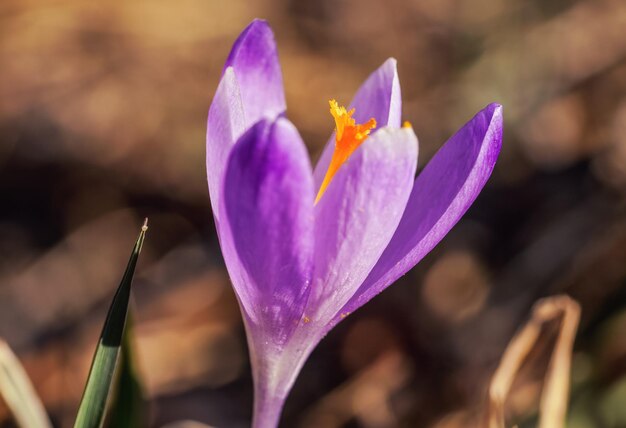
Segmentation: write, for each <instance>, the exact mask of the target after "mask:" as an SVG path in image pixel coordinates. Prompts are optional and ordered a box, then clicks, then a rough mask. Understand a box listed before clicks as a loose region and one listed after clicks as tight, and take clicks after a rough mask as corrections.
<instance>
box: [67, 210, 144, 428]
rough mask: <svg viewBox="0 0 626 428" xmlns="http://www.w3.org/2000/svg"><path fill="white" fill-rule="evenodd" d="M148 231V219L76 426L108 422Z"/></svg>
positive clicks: (116, 299) (99, 350)
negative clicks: (127, 321) (132, 295)
mask: <svg viewBox="0 0 626 428" xmlns="http://www.w3.org/2000/svg"><path fill="white" fill-rule="evenodd" d="M147 230H148V226H147V219H146V221H145V222H144V225H143V226H142V228H141V232H140V233H139V236H138V237H137V241H136V242H135V246H134V248H133V251H132V253H131V255H130V258H129V260H128V265H127V266H126V271H125V272H124V276H123V277H122V281H121V282H120V285H119V287H118V289H117V291H116V293H115V296H114V297H113V302H112V303H111V306H110V308H109V312H108V314H107V318H106V321H105V322H104V326H103V328H102V333H101V335H100V340H99V342H98V346H97V347H96V351H95V354H94V357H93V361H92V363H91V370H90V371H89V377H88V378H87V383H86V385H85V391H84V392H83V398H82V400H81V403H80V407H79V408H78V415H77V416H76V423H75V424H74V428H100V427H101V426H102V425H103V423H104V419H105V416H106V415H105V411H106V407H107V402H108V400H109V396H110V393H111V391H112V384H113V382H114V380H115V370H116V368H117V366H118V362H119V360H120V354H121V351H122V344H123V338H124V331H125V328H126V319H127V317H128V306H129V301H130V293H131V287H132V280H133V276H134V273H135V266H136V265H137V260H138V258H139V253H140V252H141V248H142V246H143V241H144V239H145V236H146V231H147Z"/></svg>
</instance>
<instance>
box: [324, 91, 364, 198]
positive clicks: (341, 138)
mask: <svg viewBox="0 0 626 428" xmlns="http://www.w3.org/2000/svg"><path fill="white" fill-rule="evenodd" d="M328 103H329V104H330V114H331V115H332V116H333V118H334V119H335V131H336V134H335V151H334V153H333V157H332V159H331V160H330V165H329V166H328V171H326V176H324V181H323V182H322V185H321V186H320V190H319V192H318V193H317V197H316V198H315V203H316V204H317V202H318V201H319V200H320V199H321V197H322V195H324V192H325V191H326V188H327V187H328V185H329V184H330V182H331V180H332V179H333V177H334V176H335V174H336V173H337V171H338V170H339V168H340V167H341V165H343V164H344V163H345V162H346V161H347V160H348V159H349V158H350V156H351V155H352V153H354V151H355V150H356V149H357V148H358V147H359V146H360V145H361V144H362V143H363V141H365V139H366V138H367V137H368V135H369V134H370V131H371V130H372V129H374V128H376V120H374V118H371V119H370V120H368V121H367V122H365V123H363V124H357V123H356V122H355V120H354V119H353V118H352V115H353V114H354V109H351V110H350V111H347V110H346V108H345V107H343V106H339V104H338V103H337V101H335V100H330V101H329V102H328Z"/></svg>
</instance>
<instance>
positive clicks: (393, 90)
mask: <svg viewBox="0 0 626 428" xmlns="http://www.w3.org/2000/svg"><path fill="white" fill-rule="evenodd" d="M349 108H354V109H355V112H354V116H353V117H354V119H355V120H356V122H357V123H364V122H367V121H368V120H369V119H370V118H372V117H373V118H374V119H376V123H377V125H378V128H383V127H385V126H391V127H393V128H399V127H400V120H401V115H402V98H401V94H400V80H399V79H398V71H397V68H396V60H395V59H393V58H389V59H388V60H387V61H385V62H384V63H383V65H381V66H380V67H378V69H377V70H376V71H374V72H373V73H372V74H370V76H369V77H368V78H367V80H366V81H365V82H364V83H363V84H362V85H361V87H360V88H359V90H358V91H357V93H356V95H355V96H354V99H353V100H352V103H350V107H349ZM329 117H330V116H329ZM374 132H376V131H375V130H374V131H373V132H372V134H374ZM334 150H335V136H334V134H333V135H332V136H331V138H330V140H329V141H328V143H327V144H326V147H324V151H323V152H322V155H321V156H320V158H319V161H318V162H317V165H316V166H315V172H314V173H313V176H314V177H315V188H316V189H319V187H320V185H321V184H322V181H323V180H324V175H325V174H326V170H327V169H328V165H329V164H330V159H331V158H332V156H333V151H334Z"/></svg>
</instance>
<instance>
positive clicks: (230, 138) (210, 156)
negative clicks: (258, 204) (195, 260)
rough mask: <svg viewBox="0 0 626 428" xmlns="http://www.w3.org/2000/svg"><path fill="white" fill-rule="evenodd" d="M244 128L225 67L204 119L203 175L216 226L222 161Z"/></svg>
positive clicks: (236, 92)
mask: <svg viewBox="0 0 626 428" xmlns="http://www.w3.org/2000/svg"><path fill="white" fill-rule="evenodd" d="M244 126H245V125H244V116H243V106H242V104H241V95H240V93H239V85H238V84H237V79H236V78H235V73H234V72H233V69H232V68H230V67H229V68H227V69H226V70H225V71H224V75H223V76H222V80H221V81H220V83H219V85H218V87H217V91H216V92H215V97H214V98H213V102H212V103H211V107H210V108H209V118H208V120H207V133H206V172H207V181H208V183H209V194H210V195H211V208H212V209H213V216H214V217H215V222H216V224H218V223H219V218H218V217H219V211H220V210H219V200H220V196H221V195H220V192H221V189H222V175H223V174H224V168H225V167H226V160H227V159H228V155H229V154H230V151H231V149H232V147H233V145H234V144H235V141H237V139H238V138H239V137H240V136H241V134H242V133H243V131H244V130H245V127H244ZM218 232H219V226H218Z"/></svg>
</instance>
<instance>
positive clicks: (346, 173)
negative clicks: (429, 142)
mask: <svg viewBox="0 0 626 428" xmlns="http://www.w3.org/2000/svg"><path fill="white" fill-rule="evenodd" d="M416 164H417V137H415V134H414V133H413V130H412V129H411V128H383V129H381V130H380V131H379V132H377V133H376V134H374V135H372V136H371V137H369V138H368V139H367V140H365V142H364V143H363V144H362V145H361V147H359V148H358V149H357V150H356V151H355V153H354V154H353V155H352V157H351V158H350V159H349V160H348V162H347V163H346V164H344V165H343V166H342V167H341V168H340V169H339V171H338V172H337V175H335V177H334V178H333V180H332V182H331V183H330V185H329V186H328V189H327V190H326V193H325V194H324V196H323V197H322V199H320V201H319V203H318V204H317V205H316V209H315V234H316V236H315V239H316V241H315V280H314V285H313V290H312V291H311V296H310V300H309V304H308V305H307V311H306V313H307V316H309V317H310V318H311V319H313V318H315V319H316V320H326V321H328V320H330V319H331V318H332V316H333V315H334V314H335V313H336V312H337V311H338V310H339V309H340V308H341V307H342V306H343V305H344V304H345V303H346V302H347V301H348V299H349V298H350V297H351V296H352V295H353V294H354V292H355V291H356V290H357V288H358V287H359V286H360V285H361V283H362V282H363V280H364V279H365V278H366V276H367V274H368V273H369V271H370V270H371V269H372V267H373V266H374V264H375V263H376V261H377V260H378V259H379V257H380V255H381V254H382V252H383V250H384V249H385V247H386V246H387V244H388V243H389V240H390V239H391V237H392V236H393V233H394V231H395V230H396V228H397V226H398V223H399V221H400V218H401V217H402V213H403V212H404V208H405V206H406V203H407V200H408V198H409V195H410V193H411V188H412V187H413V179H414V177H415V169H416Z"/></svg>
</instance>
